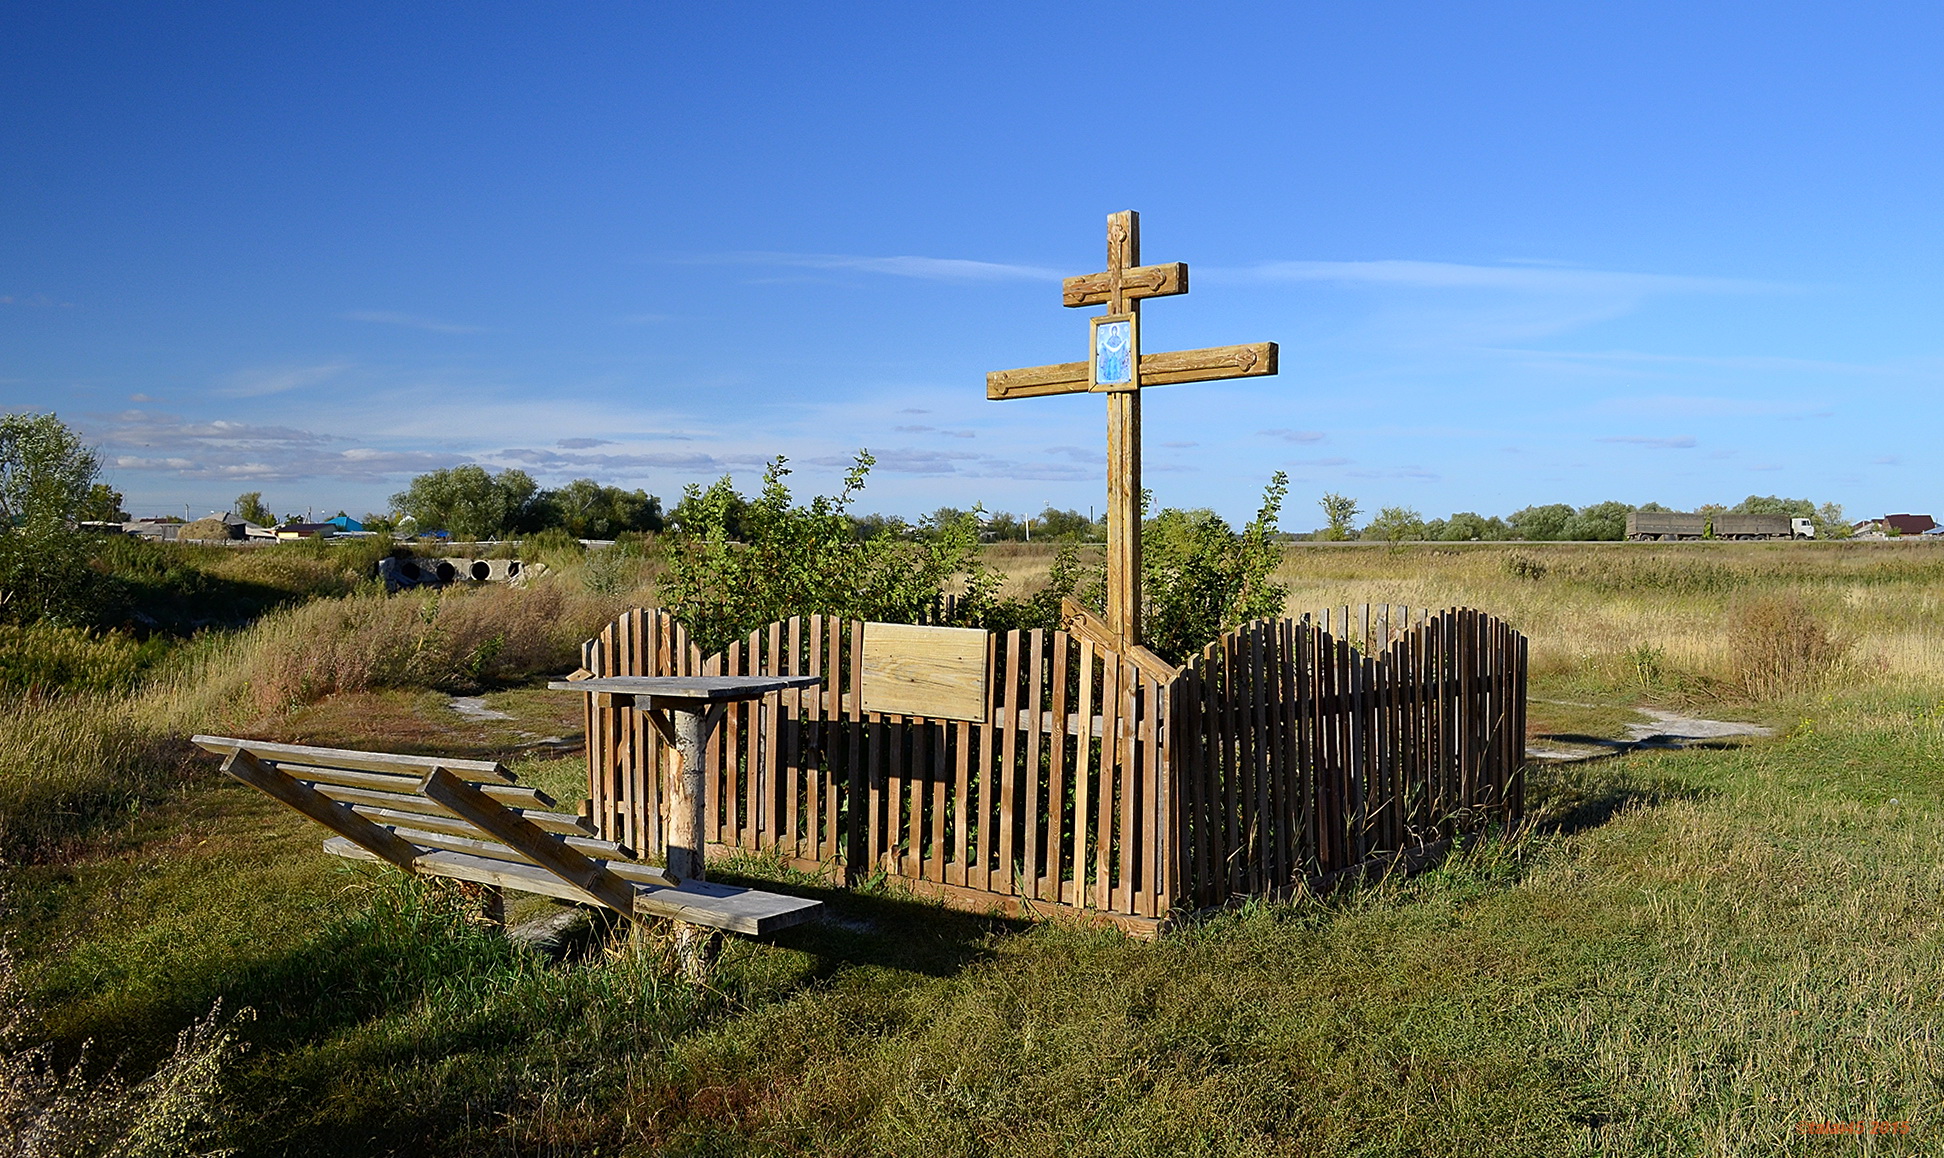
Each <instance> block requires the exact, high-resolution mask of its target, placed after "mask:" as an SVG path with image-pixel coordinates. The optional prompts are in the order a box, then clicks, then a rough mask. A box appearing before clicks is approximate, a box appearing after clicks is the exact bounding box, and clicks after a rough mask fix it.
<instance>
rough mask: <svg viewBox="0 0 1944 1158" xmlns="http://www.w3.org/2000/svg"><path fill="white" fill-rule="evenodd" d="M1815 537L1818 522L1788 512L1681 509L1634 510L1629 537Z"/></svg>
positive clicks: (1630, 515) (1636, 539) (1663, 539)
mask: <svg viewBox="0 0 1944 1158" xmlns="http://www.w3.org/2000/svg"><path fill="white" fill-rule="evenodd" d="M1710 536H1712V537H1713V538H1716V539H1813V538H1815V537H1816V525H1815V524H1814V523H1812V522H1810V521H1809V520H1808V519H1798V518H1791V517H1789V516H1788V515H1715V516H1714V517H1713V519H1712V520H1711V519H1710V518H1709V517H1708V516H1707V515H1693V514H1686V513H1683V512H1680V511H1631V512H1629V513H1628V515H1627V538H1629V539H1631V540H1633V541H1634V542H1637V543H1644V542H1654V541H1659V542H1677V541H1680V540H1685V539H1705V538H1709V537H1710Z"/></svg>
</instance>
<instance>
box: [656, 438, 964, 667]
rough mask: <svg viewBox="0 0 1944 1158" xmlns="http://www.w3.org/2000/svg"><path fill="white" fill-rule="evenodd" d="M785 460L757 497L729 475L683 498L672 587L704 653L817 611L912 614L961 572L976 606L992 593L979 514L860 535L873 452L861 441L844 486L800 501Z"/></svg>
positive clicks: (860, 615) (884, 617) (675, 605)
mask: <svg viewBox="0 0 1944 1158" xmlns="http://www.w3.org/2000/svg"><path fill="white" fill-rule="evenodd" d="M785 461H786V460H785V459H783V458H782V457H781V456H778V457H777V458H776V460H775V461H773V462H771V463H770V464H769V467H768V469H766V470H765V471H764V472H763V489H762V492H761V493H760V494H758V495H757V496H756V497H755V498H753V499H745V498H744V497H743V496H742V495H741V494H739V493H737V491H736V489H735V485H734V483H733V482H732V480H731V479H730V478H729V477H728V476H726V475H725V476H724V477H723V478H721V479H720V480H718V481H717V482H716V483H715V484H714V485H712V486H710V487H709V488H708V489H707V490H704V489H703V488H702V487H700V486H699V485H697V484H693V483H691V484H690V485H689V487H688V489H687V491H686V492H685V493H684V495H683V497H682V502H681V504H680V505H679V506H678V507H677V508H676V513H677V517H678V518H679V519H680V522H679V523H678V524H677V529H676V531H675V533H674V536H673V542H672V543H671V545H670V551H669V572H668V575H667V578H666V579H665V580H664V581H663V591H664V593H665V595H666V597H667V602H666V605H667V607H668V609H669V610H670V611H672V612H673V613H674V614H675V615H676V617H677V618H679V619H681V620H682V621H683V622H684V623H685V624H687V625H688V629H689V633H690V638H691V639H693V640H694V641H695V643H696V644H697V645H698V646H700V647H701V648H702V650H703V651H704V653H709V652H715V651H720V650H722V649H723V648H725V647H727V646H728V645H729V644H730V642H731V641H733V640H736V639H739V638H741V637H743V636H745V635H747V634H748V633H749V632H751V631H754V630H755V629H756V628H758V627H761V626H762V625H764V624H766V623H770V622H773V621H775V620H778V619H787V618H788V617H790V616H792V615H798V614H808V613H811V612H822V613H824V614H827V615H842V616H847V617H851V618H856V619H875V620H881V621H885V622H893V623H899V622H902V623H909V622H912V621H914V620H916V619H918V618H920V617H921V616H922V615H924V614H925V613H926V612H927V611H928V610H929V609H930V608H931V607H932V606H933V604H934V603H935V602H936V601H937V599H938V597H939V595H940V594H941V593H942V592H943V591H944V590H945V589H946V587H947V586H948V585H951V584H953V583H954V582H956V583H957V584H958V585H959V586H961V587H962V589H963V591H964V593H965V595H966V597H967V598H966V599H965V601H964V603H963V605H962V606H963V609H964V610H963V614H964V616H966V617H972V616H976V615H977V614H978V613H979V611H980V610H981V609H982V608H983V607H984V606H985V605H987V604H989V603H990V601H991V593H992V590H993V588H994V587H995V586H996V584H997V577H996V576H994V575H993V574H992V573H991V572H989V571H987V570H986V569H985V567H984V565H983V564H981V563H980V562H979V553H978V548H979V530H978V520H977V517H976V515H973V514H968V515H966V516H964V517H962V518H960V519H959V520H957V521H955V522H947V523H946V524H944V525H942V526H939V527H936V528H934V529H933V530H932V533H930V534H928V535H927V536H926V537H925V538H924V539H923V540H922V541H915V542H914V541H910V540H905V539H898V538H893V537H891V536H889V535H879V536H876V537H873V538H869V539H860V538H859V537H858V535H857V533H856V530H855V527H854V524H853V523H852V520H851V518H850V515H849V514H848V513H847V511H848V508H849V506H850V504H851V502H852V500H853V499H854V498H855V497H856V495H857V493H858V492H859V491H861V490H862V489H863V488H864V481H865V479H866V478H867V477H868V476H869V474H870V470H871V465H872V463H873V461H874V460H873V459H872V457H871V455H870V454H869V453H868V452H864V451H860V452H858V455H857V459H856V462H855V464H854V465H853V466H852V467H851V469H850V471H849V473H847V474H846V475H845V476H844V488H843V490H842V491H841V492H839V493H838V494H837V495H835V496H823V495H819V496H818V497H816V498H814V499H812V500H811V501H810V504H809V505H808V506H798V505H796V503H795V501H794V500H793V499H792V497H791V495H790V490H789V488H788V487H787V486H786V485H785V484H784V482H783V480H784V478H786V477H787V476H788V475H789V473H790V472H789V470H788V469H787V468H786V467H785V466H784V462H785ZM736 532H740V536H741V537H740V540H738V538H737V534H736Z"/></svg>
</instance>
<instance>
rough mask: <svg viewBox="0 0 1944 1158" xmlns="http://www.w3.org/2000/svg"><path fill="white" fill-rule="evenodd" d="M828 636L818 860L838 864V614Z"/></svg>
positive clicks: (830, 620) (829, 619)
mask: <svg viewBox="0 0 1944 1158" xmlns="http://www.w3.org/2000/svg"><path fill="white" fill-rule="evenodd" d="M824 629H825V632H826V634H827V639H826V646H827V647H828V648H829V651H828V653H827V658H826V660H825V665H824V675H825V679H824V687H823V704H824V711H823V715H824V724H823V728H822V731H821V733H820V736H821V739H822V741H823V754H824V758H823V772H822V774H821V775H820V776H819V777H818V782H819V783H821V784H822V785H823V793H824V842H823V845H822V847H821V849H820V851H819V852H818V853H817V859H818V860H819V861H823V862H825V863H834V862H837V861H840V860H842V859H843V856H844V839H843V827H842V826H843V811H842V806H843V798H844V793H843V788H842V785H841V784H840V783H839V780H838V778H839V775H840V773H841V771H842V767H841V764H840V755H839V754H840V753H841V752H842V751H843V749H844V725H843V723H842V720H843V716H844V689H843V686H842V685H843V673H844V645H843V641H844V634H843V620H842V619H840V618H839V617H837V616H835V615H830V616H826V617H825V618H824Z"/></svg>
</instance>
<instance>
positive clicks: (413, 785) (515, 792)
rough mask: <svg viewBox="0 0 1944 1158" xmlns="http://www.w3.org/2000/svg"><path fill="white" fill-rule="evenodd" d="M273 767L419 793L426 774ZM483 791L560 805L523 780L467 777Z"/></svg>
mask: <svg viewBox="0 0 1944 1158" xmlns="http://www.w3.org/2000/svg"><path fill="white" fill-rule="evenodd" d="M266 763H272V766H273V767H277V768H281V769H283V770H284V771H285V772H287V773H289V774H290V775H292V776H294V777H296V778H297V779H299V780H307V781H309V782H311V783H312V784H335V785H338V786H339V787H343V788H368V789H371V790H372V791H375V792H398V793H403V794H407V795H416V794H417V793H418V789H419V785H420V784H422V783H424V781H425V777H424V776H392V775H388V774H386V773H383V772H355V771H352V770H350V769H348V768H320V767H318V766H316V765H314V764H296V763H292V762H289V761H284V760H279V761H275V762H271V761H266ZM468 783H470V784H472V785H473V786H474V787H476V788H478V789H479V790H480V791H481V792H484V793H485V794H486V795H488V796H490V797H492V798H493V799H494V800H497V801H499V802H500V803H501V804H504V805H507V806H509V807H512V808H539V809H557V808H559V807H560V805H559V803H558V802H557V801H555V800H554V798H553V797H551V796H549V795H547V794H546V793H544V792H542V791H540V790H539V789H538V788H529V787H527V786H526V785H524V784H500V783H492V782H486V781H477V780H475V781H468Z"/></svg>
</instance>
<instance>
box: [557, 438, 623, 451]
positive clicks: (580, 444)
mask: <svg viewBox="0 0 1944 1158" xmlns="http://www.w3.org/2000/svg"><path fill="white" fill-rule="evenodd" d="M554 445H555V446H558V447H560V448H561V449H562V450H589V449H591V448H593V447H596V446H613V445H614V441H613V440H612V439H607V438H563V439H561V440H560V441H559V442H556V443H554Z"/></svg>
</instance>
